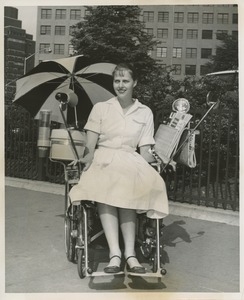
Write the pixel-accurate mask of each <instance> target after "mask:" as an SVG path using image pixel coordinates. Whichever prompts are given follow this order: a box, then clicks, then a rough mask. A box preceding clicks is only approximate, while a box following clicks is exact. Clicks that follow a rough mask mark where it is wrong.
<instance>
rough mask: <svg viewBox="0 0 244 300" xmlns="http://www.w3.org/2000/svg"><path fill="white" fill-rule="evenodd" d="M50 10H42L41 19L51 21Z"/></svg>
mask: <svg viewBox="0 0 244 300" xmlns="http://www.w3.org/2000/svg"><path fill="white" fill-rule="evenodd" d="M51 17H52V10H51V9H42V10H41V19H51Z"/></svg>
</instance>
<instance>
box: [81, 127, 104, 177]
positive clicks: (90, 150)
mask: <svg viewBox="0 0 244 300" xmlns="http://www.w3.org/2000/svg"><path fill="white" fill-rule="evenodd" d="M86 135H87V142H86V148H85V153H84V157H83V158H80V159H79V161H80V162H81V163H83V164H85V167H84V168H83V171H86V170H88V169H89V167H90V165H91V163H92V161H93V158H94V151H95V148H96V145H97V140H98V136H99V134H98V133H96V132H94V131H90V130H88V131H87V133H86Z"/></svg>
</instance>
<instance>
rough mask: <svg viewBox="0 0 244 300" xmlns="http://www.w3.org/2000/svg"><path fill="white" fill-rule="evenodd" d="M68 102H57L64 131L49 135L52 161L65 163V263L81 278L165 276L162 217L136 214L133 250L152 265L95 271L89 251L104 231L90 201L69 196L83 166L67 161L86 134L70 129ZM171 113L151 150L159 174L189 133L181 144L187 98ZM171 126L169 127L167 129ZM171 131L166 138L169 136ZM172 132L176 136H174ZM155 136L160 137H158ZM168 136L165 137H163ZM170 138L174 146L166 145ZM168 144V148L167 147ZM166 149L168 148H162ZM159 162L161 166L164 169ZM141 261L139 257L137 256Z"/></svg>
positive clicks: (77, 152)
mask: <svg viewBox="0 0 244 300" xmlns="http://www.w3.org/2000/svg"><path fill="white" fill-rule="evenodd" d="M65 106H67V103H62V102H61V103H60V112H61V114H62V117H63V120H64V125H65V129H56V130H53V131H52V135H51V139H50V160H51V161H54V162H59V163H61V164H62V165H63V167H64V174H65V197H64V198H65V207H64V209H65V222H64V223H65V226H64V227H65V251H66V256H67V259H68V261H70V262H72V263H76V264H77V270H78V274H79V277H80V278H85V277H95V276H111V275H112V276H117V275H123V274H127V275H132V276H141V277H142V276H145V277H158V278H161V277H162V276H164V275H165V274H166V273H167V271H166V269H165V268H164V267H163V257H162V253H163V249H162V248H163V241H162V239H163V227H164V224H163V219H150V218H147V216H146V214H137V233H136V245H137V246H138V247H136V249H139V253H137V255H138V256H141V258H143V261H142V262H141V263H142V264H143V263H144V262H145V263H148V264H149V265H150V266H151V267H150V268H151V270H150V271H147V272H146V273H143V274H137V273H131V272H128V271H127V270H124V271H120V272H119V273H115V274H109V273H105V272H103V271H102V272H99V271H97V269H98V268H97V267H94V260H92V258H91V257H92V255H91V252H92V251H91V245H92V243H93V242H94V241H95V240H97V239H98V238H99V237H100V236H102V235H103V229H102V226H101V223H100V220H99V216H98V212H97V208H96V203H94V202H92V201H83V200H82V201H77V202H72V203H71V200H70V198H69V191H70V189H71V188H72V187H73V186H74V185H76V184H77V183H78V182H79V179H80V176H82V166H81V164H80V163H78V164H76V165H75V164H70V162H71V161H74V159H77V160H79V157H81V156H82V155H83V154H84V151H85V144H86V141H85V139H86V138H85V133H82V132H80V131H78V130H76V129H74V128H73V129H72V128H69V127H68V125H67V122H66V120H65V116H64V110H65ZM215 106H216V103H213V104H211V107H210V108H209V110H208V112H207V113H206V114H205V115H204V116H203V118H202V119H201V120H200V121H199V122H198V124H197V125H196V126H195V127H194V128H193V129H192V130H191V134H190V135H192V134H196V132H197V131H196V128H197V127H198V126H199V124H200V123H201V122H202V120H203V119H204V118H205V117H206V115H207V114H208V113H209V112H210V111H211V110H212V109H213V108H214V107H215ZM172 109H173V111H174V112H172V113H171V115H170V122H169V123H168V124H167V125H165V124H162V125H160V127H159V129H158V131H157V132H156V134H155V141H156V144H155V146H154V148H152V151H151V154H152V155H153V156H154V158H155V162H154V163H152V164H151V166H152V167H154V168H155V169H156V170H157V171H158V172H159V173H160V174H162V173H163V171H165V170H166V168H167V167H168V166H169V165H171V167H172V168H173V169H174V167H175V162H174V161H173V158H174V156H175V155H176V154H177V153H178V152H179V151H180V150H181V148H182V147H183V146H184V144H185V143H186V142H187V141H188V139H189V136H188V137H187V138H186V139H185V140H184V141H183V142H181V144H180V146H179V142H180V138H181V135H182V133H183V130H184V129H185V128H186V126H188V128H189V121H190V119H191V117H192V116H191V115H190V114H187V112H188V110H189V102H188V101H187V100H186V99H184V98H179V99H177V100H175V101H174V103H173V105H172ZM169 130H170V131H169ZM169 133H170V139H169V138H167V136H169ZM172 134H174V136H172ZM157 136H158V141H157V140H156V138H157ZM165 137H166V138H165ZM169 140H170V142H171V141H172V140H173V141H174V142H175V143H174V144H167V143H168V142H169ZM165 146H166V147H165ZM165 149H166V150H167V151H168V152H165ZM162 163H163V165H164V167H163V169H162ZM140 260H141V259H140Z"/></svg>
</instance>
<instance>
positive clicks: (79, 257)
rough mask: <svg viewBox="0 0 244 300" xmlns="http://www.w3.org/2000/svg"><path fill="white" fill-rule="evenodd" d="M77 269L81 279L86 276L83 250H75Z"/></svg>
mask: <svg viewBox="0 0 244 300" xmlns="http://www.w3.org/2000/svg"><path fill="white" fill-rule="evenodd" d="M77 269H78V274H79V276H80V278H81V279H83V278H84V277H85V276H86V269H85V253H84V249H80V248H78V249H77Z"/></svg>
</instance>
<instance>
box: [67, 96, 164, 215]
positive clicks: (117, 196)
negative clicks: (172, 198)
mask: <svg viewBox="0 0 244 300" xmlns="http://www.w3.org/2000/svg"><path fill="white" fill-rule="evenodd" d="M85 130H90V131H93V132H96V133H98V134H99V138H98V142H97V147H96V150H95V153H94V159H93V162H92V164H91V166H90V168H89V169H88V170H87V171H85V172H83V173H82V175H81V177H80V180H79V183H78V184H77V185H75V186H74V187H73V188H72V189H71V191H70V194H69V195H70V200H71V202H72V203H73V202H75V201H82V200H90V201H94V202H100V203H104V204H108V205H111V206H115V207H120V208H128V209H135V210H136V211H137V212H138V213H142V212H146V213H147V216H148V217H149V218H164V217H165V216H167V215H168V198H167V192H166V187H165V183H164V180H163V179H162V177H161V176H160V175H159V174H158V172H157V171H156V170H155V169H154V168H153V167H151V166H150V164H148V163H147V161H146V160H145V159H144V158H143V157H142V156H141V155H140V154H139V153H138V152H137V151H136V150H137V148H138V147H140V146H143V145H149V144H150V145H153V144H154V138H153V134H154V124H153V114H152V112H151V110H150V109H149V107H147V106H145V105H143V104H142V103H140V102H139V101H138V100H137V99H136V100H135V101H134V104H133V105H132V106H131V107H130V109H129V110H128V111H127V113H126V114H124V113H123V110H122V108H121V106H120V104H119V102H118V100H117V98H116V97H114V98H112V99H110V100H108V101H106V102H99V103H97V104H95V105H94V106H93V109H92V111H91V113H90V116H89V118H88V121H87V124H86V126H85Z"/></svg>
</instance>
